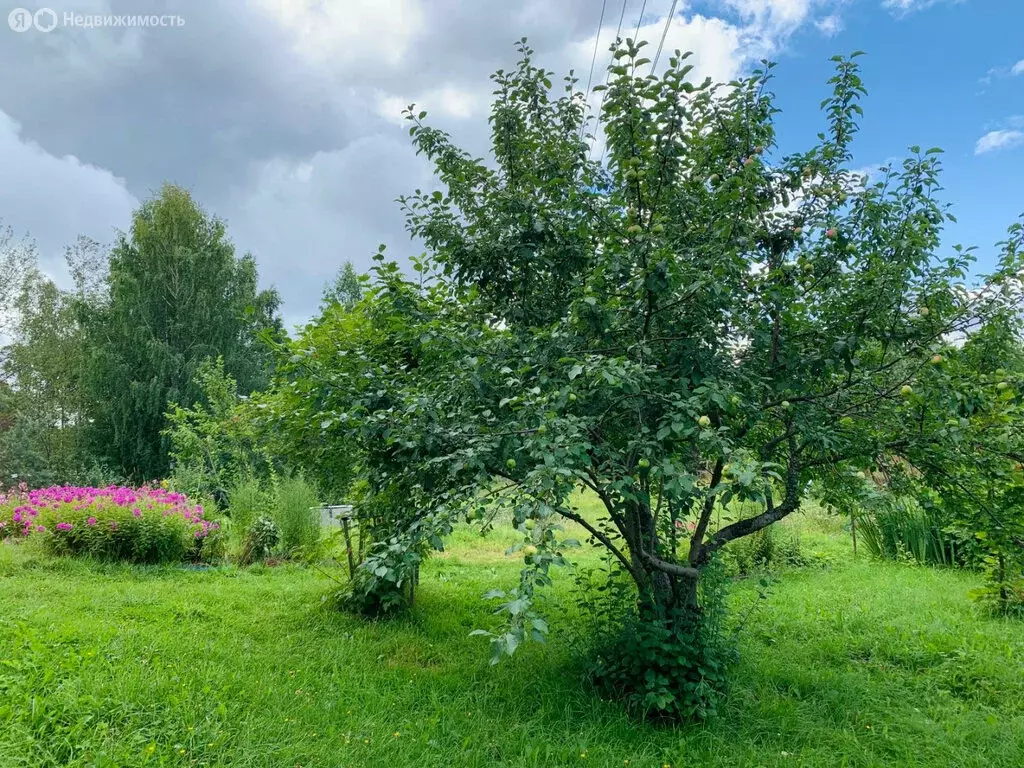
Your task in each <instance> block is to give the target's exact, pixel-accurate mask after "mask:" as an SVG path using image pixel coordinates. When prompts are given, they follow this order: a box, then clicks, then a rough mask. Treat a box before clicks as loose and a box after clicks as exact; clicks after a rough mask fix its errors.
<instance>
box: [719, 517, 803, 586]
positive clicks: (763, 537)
mask: <svg viewBox="0 0 1024 768" xmlns="http://www.w3.org/2000/svg"><path fill="white" fill-rule="evenodd" d="M725 552H726V560H727V561H728V564H729V567H728V569H729V570H730V571H731V570H735V572H736V573H737V574H738V575H740V576H746V575H747V574H749V573H752V572H755V571H771V570H775V569H777V568H780V567H784V566H788V567H792V568H799V567H802V566H805V565H807V564H808V559H807V558H806V557H805V556H804V554H803V551H802V548H801V544H800V535H799V534H798V533H797V532H796V531H786V530H785V529H781V528H780V527H779V526H775V525H770V526H768V527H767V528H762V529H761V530H760V531H758V532H757V533H755V534H752V535H750V536H747V537H745V538H742V539H737V540H736V541H734V542H731V543H730V545H729V546H728V547H727V548H726V550H725Z"/></svg>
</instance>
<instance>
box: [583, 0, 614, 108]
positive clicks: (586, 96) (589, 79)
mask: <svg viewBox="0 0 1024 768" xmlns="http://www.w3.org/2000/svg"><path fill="white" fill-rule="evenodd" d="M607 5H608V0H601V18H600V19H599V20H598V22H597V35H596V36H595V37H594V55H593V56H592V57H591V59H590V75H589V76H588V77H587V92H586V93H584V94H583V103H584V104H586V103H587V100H588V99H589V98H590V86H591V85H592V84H593V82H594V65H595V64H596V63H597V46H598V45H599V44H600V42H601V28H602V27H603V26H604V9H605V7H606V6H607Z"/></svg>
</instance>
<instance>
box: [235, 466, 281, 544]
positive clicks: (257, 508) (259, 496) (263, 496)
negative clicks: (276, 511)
mask: <svg viewBox="0 0 1024 768" xmlns="http://www.w3.org/2000/svg"><path fill="white" fill-rule="evenodd" d="M271 505H272V499H271V498H270V497H269V496H268V494H267V492H266V491H265V490H264V489H263V485H262V483H260V481H259V480H257V479H255V478H249V479H243V480H239V481H238V482H236V483H235V484H234V485H233V486H231V488H230V489H228V516H229V517H230V518H231V525H232V528H233V529H234V530H236V531H238V532H244V531H245V530H246V529H248V528H249V526H250V525H252V524H253V523H254V522H256V520H257V519H259V518H260V517H263V516H264V515H268V514H270V510H271Z"/></svg>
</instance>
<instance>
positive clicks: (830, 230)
mask: <svg viewBox="0 0 1024 768" xmlns="http://www.w3.org/2000/svg"><path fill="white" fill-rule="evenodd" d="M825 237H827V238H828V239H829V240H835V239H836V230H835V228H833V227H829V228H828V229H826V230H825Z"/></svg>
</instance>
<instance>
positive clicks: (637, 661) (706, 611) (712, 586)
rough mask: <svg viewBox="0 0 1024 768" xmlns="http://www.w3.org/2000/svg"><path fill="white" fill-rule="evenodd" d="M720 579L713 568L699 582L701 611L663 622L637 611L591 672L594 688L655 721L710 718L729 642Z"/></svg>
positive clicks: (732, 655)
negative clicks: (595, 684)
mask: <svg viewBox="0 0 1024 768" xmlns="http://www.w3.org/2000/svg"><path fill="white" fill-rule="evenodd" d="M725 583H726V578H725V573H724V569H723V567H722V564H721V563H719V562H714V563H712V564H711V565H710V566H708V567H707V568H706V569H705V570H704V573H703V575H702V577H701V582H700V584H701V586H700V593H701V600H700V603H701V608H700V609H698V610H696V611H692V610H677V611H674V612H672V613H670V614H669V615H667V616H660V615H657V614H656V613H653V612H651V615H646V614H645V612H644V609H643V608H642V607H641V608H640V609H639V610H638V611H636V612H633V613H632V614H631V615H629V616H628V617H627V618H626V620H625V621H624V623H623V625H622V629H621V631H620V633H619V635H618V637H617V638H615V639H614V640H613V642H612V643H611V644H610V646H609V647H608V648H607V649H606V650H605V651H604V652H602V653H599V654H598V657H597V659H596V662H595V664H594V666H593V668H592V670H593V677H594V680H595V682H596V683H597V685H598V687H599V688H601V689H602V690H603V691H605V692H606V694H607V695H609V696H611V697H612V698H616V699H620V700H624V701H625V703H626V706H627V707H628V708H629V709H631V710H632V711H634V712H636V713H637V714H640V715H643V716H645V717H648V718H655V719H663V718H667V719H671V720H676V719H684V720H703V719H706V718H708V717H711V716H713V715H714V714H715V712H716V711H717V708H718V704H719V702H720V700H721V698H722V695H723V693H724V692H725V685H726V675H727V672H728V668H729V666H730V664H732V663H734V662H735V661H736V659H737V652H736V647H735V637H734V636H733V635H731V634H729V633H728V632H727V631H726V629H725V627H724V625H723V620H724V617H725V608H724V597H725Z"/></svg>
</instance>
